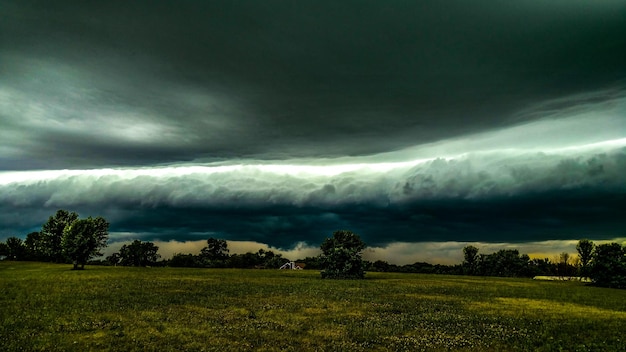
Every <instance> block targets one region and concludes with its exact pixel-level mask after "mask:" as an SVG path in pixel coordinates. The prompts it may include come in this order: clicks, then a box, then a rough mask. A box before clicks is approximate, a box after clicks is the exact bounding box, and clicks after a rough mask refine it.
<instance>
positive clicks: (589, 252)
mask: <svg viewBox="0 0 626 352" xmlns="http://www.w3.org/2000/svg"><path fill="white" fill-rule="evenodd" d="M594 247H595V245H594V243H593V242H591V241H590V240H587V239H582V240H580V241H578V243H577V244H576V251H577V252H578V256H579V257H580V274H581V276H588V271H589V264H590V263H591V259H592V258H593V250H594Z"/></svg>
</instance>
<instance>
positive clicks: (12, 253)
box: [5, 236, 26, 260]
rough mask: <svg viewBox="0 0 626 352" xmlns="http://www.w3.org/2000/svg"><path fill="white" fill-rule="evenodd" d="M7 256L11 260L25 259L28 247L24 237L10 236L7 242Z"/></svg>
mask: <svg viewBox="0 0 626 352" xmlns="http://www.w3.org/2000/svg"><path fill="white" fill-rule="evenodd" d="M5 246H6V250H5V251H6V254H5V255H6V257H7V259H9V260H24V259H25V258H24V257H25V255H26V247H25V246H24V242H23V241H22V239H20V238H17V237H15V236H13V237H9V238H7V240H6V243H5Z"/></svg>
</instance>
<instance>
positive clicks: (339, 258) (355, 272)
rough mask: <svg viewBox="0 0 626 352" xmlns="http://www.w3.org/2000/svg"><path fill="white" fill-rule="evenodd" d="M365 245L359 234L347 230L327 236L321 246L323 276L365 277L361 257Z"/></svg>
mask: <svg viewBox="0 0 626 352" xmlns="http://www.w3.org/2000/svg"><path fill="white" fill-rule="evenodd" d="M365 247H366V245H365V243H364V242H363V241H361V238H360V237H359V235H357V234H355V233H353V232H351V231H347V230H339V231H335V232H334V233H333V237H331V238H327V239H326V240H325V241H324V242H323V243H322V245H321V247H320V248H321V249H322V262H323V265H324V270H322V272H321V274H322V278H329V279H363V278H365V265H364V263H363V260H362V259H361V251H363V250H364V249H365Z"/></svg>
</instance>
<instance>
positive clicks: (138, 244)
mask: <svg viewBox="0 0 626 352" xmlns="http://www.w3.org/2000/svg"><path fill="white" fill-rule="evenodd" d="M158 251H159V247H158V246H156V245H155V244H154V243H152V242H142V241H139V240H134V241H133V242H132V243H131V244H129V245H126V244H125V245H123V246H122V248H120V259H121V261H120V262H121V264H122V265H126V266H149V265H154V264H155V263H156V262H157V260H159V258H161V256H160V255H159V254H158V253H157V252H158Z"/></svg>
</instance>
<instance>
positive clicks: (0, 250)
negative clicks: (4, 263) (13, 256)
mask: <svg viewBox="0 0 626 352" xmlns="http://www.w3.org/2000/svg"><path fill="white" fill-rule="evenodd" d="M8 254H9V247H8V246H7V244H6V243H4V242H0V257H6V256H7V255H8ZM0 259H2V258H0Z"/></svg>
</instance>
